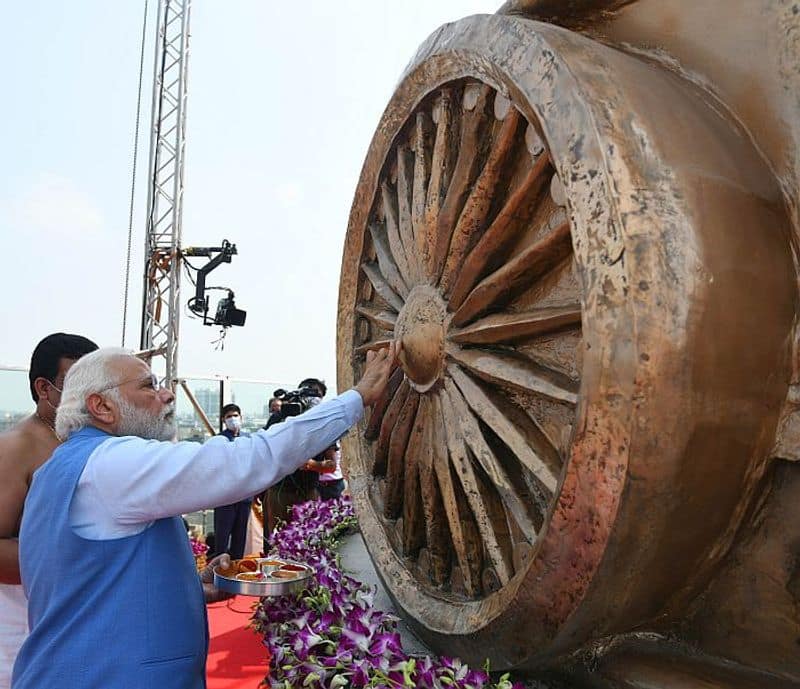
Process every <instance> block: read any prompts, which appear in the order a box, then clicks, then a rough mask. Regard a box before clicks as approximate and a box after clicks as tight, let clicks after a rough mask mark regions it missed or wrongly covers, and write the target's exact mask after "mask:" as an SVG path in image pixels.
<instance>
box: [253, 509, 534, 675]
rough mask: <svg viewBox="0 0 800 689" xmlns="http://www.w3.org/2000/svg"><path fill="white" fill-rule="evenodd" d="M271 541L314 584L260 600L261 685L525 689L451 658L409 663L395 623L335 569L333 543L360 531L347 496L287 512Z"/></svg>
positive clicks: (256, 622)
mask: <svg viewBox="0 0 800 689" xmlns="http://www.w3.org/2000/svg"><path fill="white" fill-rule="evenodd" d="M292 512H293V515H292V521H291V522H289V523H287V524H283V525H282V526H280V527H279V528H277V529H276V530H275V531H274V532H273V535H272V544H273V550H272V552H271V554H272V555H278V556H280V557H286V558H291V559H295V560H299V561H301V562H306V563H308V564H310V565H311V566H312V567H313V568H314V569H315V570H316V582H315V585H314V586H313V587H312V588H310V589H308V590H306V591H304V592H302V593H300V594H298V595H296V596H284V597H282V598H271V599H262V600H261V602H260V603H259V604H258V606H257V607H256V609H255V614H254V616H253V620H252V625H253V627H254V628H255V630H256V631H257V632H259V633H261V634H262V635H263V636H264V645H265V646H266V647H267V649H268V650H269V653H270V672H269V676H268V677H267V678H265V684H267V685H268V686H270V687H273V688H274V689H279V688H280V689H291V688H293V687H308V688H309V689H337V688H338V687H354V689H362V688H369V689H398V688H400V687H408V688H413V687H419V688H420V689H522V688H523V685H522V684H520V683H512V682H511V681H510V679H509V676H508V675H507V674H504V675H503V676H502V677H500V678H499V679H497V680H492V678H491V677H490V676H489V674H488V672H487V671H486V670H487V669H488V668H486V669H482V670H476V669H470V668H469V667H468V666H467V665H464V664H463V663H461V661H459V660H458V659H456V658H448V657H446V656H440V657H438V658H437V657H431V656H427V655H426V656H411V655H409V654H407V653H406V652H405V651H404V650H403V647H402V645H401V642H400V634H399V632H398V631H397V622H398V618H397V617H395V616H394V615H390V614H389V613H386V612H382V611H380V610H375V609H374V607H373V604H374V599H375V593H376V592H375V589H373V588H371V587H369V586H367V585H366V584H363V583H361V582H359V581H358V580H356V579H354V578H353V577H350V576H347V575H346V574H344V573H343V572H342V571H341V569H340V568H339V563H338V556H337V555H336V552H335V542H336V538H337V537H338V536H340V535H341V534H342V533H344V532H346V531H347V530H348V529H351V528H354V527H356V526H357V524H358V522H357V521H356V517H355V513H354V511H353V505H352V502H351V500H350V498H349V497H347V496H343V497H341V498H338V499H336V500H327V501H310V502H305V503H302V504H299V505H295V506H294V507H293V508H292Z"/></svg>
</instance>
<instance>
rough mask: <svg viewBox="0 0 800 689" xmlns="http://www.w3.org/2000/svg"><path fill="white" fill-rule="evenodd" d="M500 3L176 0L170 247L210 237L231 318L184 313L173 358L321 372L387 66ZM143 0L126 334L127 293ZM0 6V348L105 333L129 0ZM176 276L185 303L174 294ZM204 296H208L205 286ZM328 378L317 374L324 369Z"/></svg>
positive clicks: (100, 337) (116, 273)
mask: <svg viewBox="0 0 800 689" xmlns="http://www.w3.org/2000/svg"><path fill="white" fill-rule="evenodd" d="M500 4H501V3H500V2H499V0H403V1H402V2H400V1H397V0H394V1H389V0H350V1H340V2H330V0H307V1H306V2H273V1H272V0H258V1H256V0H251V1H247V0H226V1H224V2H223V1H222V0H194V3H193V7H192V23H191V29H192V38H191V57H190V62H189V105H188V125H187V130H188V132H187V153H186V186H185V188H186V191H185V203H184V220H183V244H184V245H185V246H186V245H198V246H202V245H206V246H210V245H217V244H218V243H219V242H220V240H222V239H223V238H227V239H229V240H231V241H233V242H235V243H236V244H237V245H238V248H239V255H238V256H237V257H235V258H234V261H233V263H232V264H231V265H229V266H222V267H220V268H219V269H217V270H216V271H215V272H214V273H213V274H212V275H211V276H210V278H209V284H222V285H226V286H230V287H231V288H233V289H234V290H235V292H236V300H237V304H238V305H239V306H240V308H243V309H246V310H247V312H248V315H247V325H246V326H245V327H244V328H237V329H232V330H231V331H230V332H229V333H228V337H227V340H226V343H225V350H224V351H223V352H219V351H215V350H214V347H213V346H212V344H211V341H212V340H214V339H216V337H217V331H216V329H214V328H208V327H204V326H202V325H200V324H199V323H198V322H197V321H192V320H190V319H188V318H186V317H183V318H182V322H181V342H180V355H179V372H180V374H181V375H188V374H194V373H202V372H205V373H215V374H223V375H231V376H237V377H247V378H263V379H269V380H279V381H295V380H296V381H299V379H300V378H302V377H306V376H309V375H313V376H318V377H324V378H327V379H328V381H329V382H333V381H335V367H336V353H335V327H336V303H337V291H338V284H339V268H340V264H341V250H342V243H343V240H344V234H345V230H346V226H347V217H348V213H349V209H350V204H351V201H352V197H353V192H354V190H355V186H356V181H357V178H358V175H359V172H360V169H361V165H362V162H363V160H364V156H365V153H366V150H367V146H368V144H369V141H370V139H371V137H372V134H373V131H374V129H375V126H376V124H377V122H378V119H379V117H380V115H381V112H382V111H383V108H384V107H385V105H386V103H387V101H388V99H389V97H390V96H391V94H392V92H393V90H394V86H395V84H396V82H397V79H398V77H399V76H400V74H401V72H402V70H403V68H404V67H405V65H406V64H407V63H408V61H409V60H410V59H411V57H412V56H413V55H414V53H415V51H416V48H417V47H418V46H419V44H420V43H422V41H423V40H424V39H425V38H426V37H427V36H428V35H429V34H430V33H431V32H433V31H434V30H435V29H436V28H437V27H438V26H440V25H441V24H443V23H445V22H447V21H453V20H456V19H459V18H461V17H464V16H467V15H470V14H479V13H484V14H485V13H491V12H493V11H494V10H495V9H496V8H497V7H498V6H499V5H500ZM156 6H157V0H150V15H151V16H150V23H149V30H148V34H149V35H148V49H147V52H146V62H145V101H144V107H143V121H142V128H141V138H140V159H139V165H140V173H141V174H140V175H139V179H138V180H137V203H136V214H135V223H134V229H135V235H134V240H133V248H134V255H133V259H134V260H133V271H132V289H131V292H130V306H129V311H130V314H131V316H130V318H129V323H128V345H130V346H134V347H136V346H138V339H139V322H140V312H141V301H142V286H141V274H142V264H143V263H142V262H143V245H144V234H143V229H144V205H145V194H146V186H147V148H148V128H149V113H150V109H149V105H150V103H149V101H150V90H151V85H152V61H153V55H152V47H151V46H152V38H153V36H152V34H153V32H154V30H155V29H154V27H155V22H154V16H155V8H156ZM0 7H2V9H0V13H2V14H1V16H2V24H3V26H4V27H5V31H4V32H3V34H4V37H3V41H2V42H1V43H0V61H2V64H3V65H4V69H3V72H4V76H3V93H4V99H3V100H4V106H3V108H2V111H1V112H0V122H1V123H2V126H0V137H2V140H1V143H2V145H1V146H0V150H2V166H1V167H0V237H1V238H2V247H3V252H2V269H0V280H2V286H3V293H4V294H5V295H6V298H5V301H4V304H3V307H2V309H3V310H2V313H3V319H2V320H3V331H4V332H3V336H2V338H0V363H1V364H6V365H26V364H27V362H28V360H29V357H30V353H31V350H32V348H33V346H34V345H35V343H36V342H37V341H38V340H39V339H40V338H41V337H42V336H44V335H46V334H48V333H50V332H53V331H58V330H63V331H67V332H76V333H81V334H84V335H87V336H89V337H91V338H93V339H94V340H96V341H97V342H98V343H100V344H102V345H118V344H120V341H121V328H122V293H123V289H122V285H123V274H124V264H125V250H126V242H127V225H128V198H129V194H130V184H131V156H132V150H133V132H134V121H135V105H136V85H137V76H138V60H139V43H140V38H141V22H142V13H143V8H144V0H120V1H115V2H108V1H107V0H103V1H100V0H71V1H70V2H62V1H58V0H49V1H47V2H36V3H25V2H10V1H9V0H6V1H5V2H3V3H2V4H1V5H0ZM188 289H189V286H188V283H187V282H186V281H185V280H184V281H183V294H184V301H185V300H186V299H188V297H189V296H190V295H189V293H188ZM215 300H216V295H215ZM332 387H333V386H332Z"/></svg>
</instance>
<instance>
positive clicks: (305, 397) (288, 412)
mask: <svg viewBox="0 0 800 689" xmlns="http://www.w3.org/2000/svg"><path fill="white" fill-rule="evenodd" d="M272 396H273V397H274V398H275V399H277V400H280V402H281V409H280V411H277V412H275V413H273V414H272V416H270V423H278V422H280V421H284V420H286V419H288V418H289V417H290V416H300V414H302V413H303V412H304V411H308V410H309V409H311V407H313V406H314V405H315V404H318V403H319V401H320V396H319V392H318V391H317V389H316V388H313V387H311V386H305V387H302V388H298V389H297V390H291V391H288V392H287V391H286V390H283V389H278V390H276V391H275V392H273V393H272ZM273 416H274V417H275V420H274V421H273Z"/></svg>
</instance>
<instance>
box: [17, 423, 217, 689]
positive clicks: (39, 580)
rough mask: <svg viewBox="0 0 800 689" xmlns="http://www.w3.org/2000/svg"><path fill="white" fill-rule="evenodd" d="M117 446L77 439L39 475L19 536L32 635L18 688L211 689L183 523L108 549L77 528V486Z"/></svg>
mask: <svg viewBox="0 0 800 689" xmlns="http://www.w3.org/2000/svg"><path fill="white" fill-rule="evenodd" d="M109 437H110V436H109V435H108V434H106V433H104V432H102V431H100V430H97V429H96V428H91V427H90V428H84V429H83V430H81V431H79V432H77V433H74V434H72V435H71V436H70V437H69V439H68V440H67V442H65V443H64V444H63V445H61V446H60V447H59V448H58V449H57V450H56V451H55V453H54V454H53V457H52V458H51V459H50V461H48V462H46V463H45V464H44V465H43V466H42V467H41V468H40V469H39V470H38V471H37V472H36V474H35V475H34V480H33V483H32V484H31V488H30V491H29V492H28V497H27V499H26V501H25V511H24V515H23V519H22V526H21V529H20V537H19V554H20V570H21V573H22V584H23V586H24V588H25V593H26V595H27V596H28V622H29V625H30V629H31V633H30V636H29V637H28V639H27V640H26V641H25V643H24V644H23V646H22V649H21V651H20V653H19V655H18V657H17V661H16V663H15V665H14V675H13V681H12V687H13V688H14V689H44V688H53V689H56V687H57V688H58V689H150V688H152V689H203V688H204V687H205V686H206V683H205V662H206V654H207V652H208V626H207V622H206V608H205V602H204V598H203V590H202V586H201V584H200V581H199V578H198V576H197V572H196V570H195V563H194V558H193V557H192V553H191V549H190V546H189V541H188V538H187V536H186V531H185V529H184V526H183V522H182V520H181V519H180V518H179V517H170V518H167V519H159V520H157V521H156V522H154V524H153V525H152V526H150V527H149V528H147V529H145V530H144V531H143V532H141V533H139V534H136V535H134V536H128V537H126V538H119V539H115V540H104V541H92V540H86V539H84V538H81V537H80V536H77V535H76V534H75V533H74V532H73V530H72V528H71V526H70V521H69V509H70V502H71V501H72V496H73V494H74V492H75V487H76V485H77V483H78V479H79V478H80V476H81V473H82V472H83V468H84V466H85V464H86V461H87V459H88V458H89V455H91V453H92V451H93V450H94V449H95V448H96V447H97V446H98V445H99V444H100V443H102V442H103V441H104V440H106V439H107V438H109Z"/></svg>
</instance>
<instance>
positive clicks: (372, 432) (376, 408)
mask: <svg viewBox="0 0 800 689" xmlns="http://www.w3.org/2000/svg"><path fill="white" fill-rule="evenodd" d="M404 376H405V374H404V373H403V369H402V368H400V366H398V365H397V364H395V367H394V370H393V372H392V374H391V375H390V376H389V382H388V383H387V385H386V387H385V388H384V389H383V392H382V393H381V395H380V397H379V398H378V400H377V402H375V404H373V405H372V412H371V413H370V415H369V422H368V423H367V427H366V429H365V430H364V437H365V438H366V439H367V440H375V439H376V438H377V437H378V434H379V433H380V431H381V424H382V423H383V417H384V415H385V414H386V410H387V409H388V408H389V404H390V403H391V402H392V400H393V399H394V398H395V396H396V395H397V391H398V389H399V387H400V383H402V382H403V378H404Z"/></svg>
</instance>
